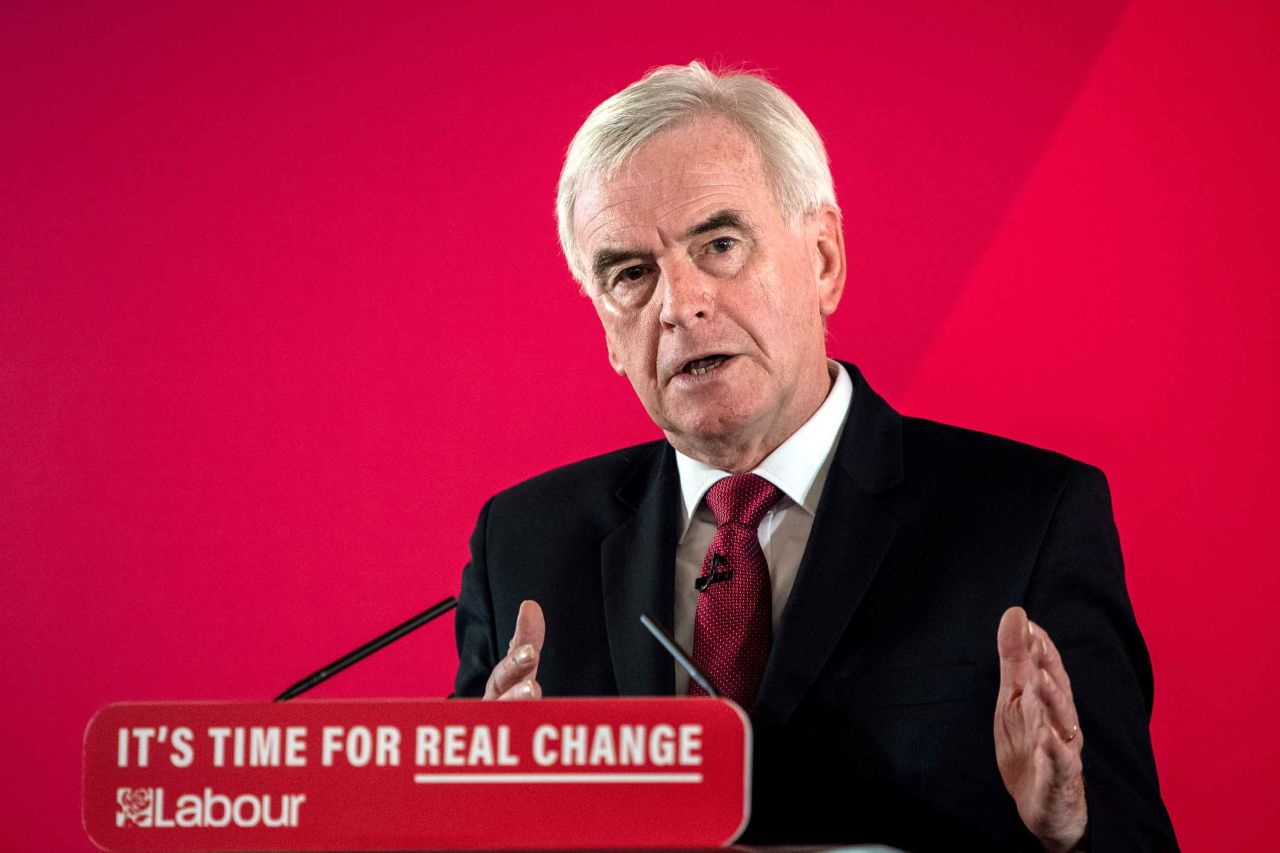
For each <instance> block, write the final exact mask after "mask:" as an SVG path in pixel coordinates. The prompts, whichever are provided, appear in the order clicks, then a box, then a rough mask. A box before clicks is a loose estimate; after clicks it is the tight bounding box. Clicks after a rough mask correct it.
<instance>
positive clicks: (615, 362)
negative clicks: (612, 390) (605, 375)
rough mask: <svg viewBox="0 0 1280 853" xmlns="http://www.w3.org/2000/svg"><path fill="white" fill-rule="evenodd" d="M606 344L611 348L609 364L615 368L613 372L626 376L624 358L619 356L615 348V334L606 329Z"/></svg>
mask: <svg viewBox="0 0 1280 853" xmlns="http://www.w3.org/2000/svg"><path fill="white" fill-rule="evenodd" d="M604 342H605V345H606V346H607V347H608V348H609V366H610V367H612V368H613V372H614V373H616V374H618V375H619V376H626V375H627V370H626V368H625V367H623V365H622V359H620V358H618V353H617V351H616V350H614V348H613V335H610V334H609V332H608V331H607V330H606V331H605V333H604Z"/></svg>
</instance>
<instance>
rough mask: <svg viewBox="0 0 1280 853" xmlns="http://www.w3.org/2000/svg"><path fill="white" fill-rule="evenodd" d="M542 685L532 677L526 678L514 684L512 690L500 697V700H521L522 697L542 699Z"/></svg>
mask: <svg viewBox="0 0 1280 853" xmlns="http://www.w3.org/2000/svg"><path fill="white" fill-rule="evenodd" d="M541 698H542V686H541V685H540V684H538V682H536V681H534V680H533V679H531V678H526V679H525V680H524V681H521V682H520V683H519V684H516V685H514V686H512V688H511V689H510V690H508V691H507V692H505V693H503V694H502V695H501V696H499V697H498V701H499V702H511V701H520V700H522V699H541Z"/></svg>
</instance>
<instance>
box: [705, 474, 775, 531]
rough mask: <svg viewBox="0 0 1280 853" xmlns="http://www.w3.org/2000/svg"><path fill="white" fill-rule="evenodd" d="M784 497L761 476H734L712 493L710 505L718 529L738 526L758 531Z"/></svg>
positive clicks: (708, 493) (713, 487) (710, 493)
mask: <svg viewBox="0 0 1280 853" xmlns="http://www.w3.org/2000/svg"><path fill="white" fill-rule="evenodd" d="M781 497H782V492H781V491H779V490H778V487H777V486H775V485H774V484H773V483H770V482H769V481H768V480H766V479H765V478H764V477H761V476H759V475H758V474H734V475H733V476H731V477H725V478H724V479H723V480H720V481H718V482H717V483H716V484H715V485H714V486H712V487H711V488H710V489H708V490H707V498H706V501H707V508H708V509H710V510H711V514H712V515H713V516H715V519H716V526H717V527H719V526H720V525H722V524H725V523H727V522H734V523H737V524H741V525H742V526H744V527H751V528H755V527H757V526H759V524H760V519H762V518H764V516H765V513H767V512H768V511H769V510H771V509H773V505H774V504H776V503H777V502H778V500H779V499H780V498H781Z"/></svg>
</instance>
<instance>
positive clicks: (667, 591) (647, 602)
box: [600, 442, 680, 696]
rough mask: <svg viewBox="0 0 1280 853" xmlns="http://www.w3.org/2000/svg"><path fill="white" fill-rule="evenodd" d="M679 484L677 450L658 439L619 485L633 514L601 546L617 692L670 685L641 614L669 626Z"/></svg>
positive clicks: (659, 690)
mask: <svg viewBox="0 0 1280 853" xmlns="http://www.w3.org/2000/svg"><path fill="white" fill-rule="evenodd" d="M679 491H680V484H679V477H678V475H677V473H676V466H675V455H674V453H673V452H672V450H671V447H670V445H668V444H667V443H666V442H661V443H659V444H657V445H655V447H654V450H653V451H652V453H651V454H650V455H649V456H648V457H647V458H646V459H644V460H642V461H641V462H640V463H639V464H638V465H637V466H636V469H635V470H634V471H633V472H632V475H631V476H630V478H629V479H628V480H627V481H626V482H625V483H624V484H623V486H622V488H620V489H619V490H618V492H617V497H618V499H619V500H621V501H622V502H623V503H624V504H626V505H627V506H628V507H630V508H632V509H633V510H634V511H635V513H634V515H632V516H630V517H629V518H628V519H627V520H626V521H624V522H623V523H622V525H621V526H619V527H618V528H617V529H616V530H614V531H613V533H611V534H610V535H609V536H607V537H605V539H604V541H603V542H602V543H601V545H600V565H601V571H602V572H603V576H602V583H603V589H604V615H605V627H606V630H607V632H608V636H609V654H610V656H611V657H612V660H613V673H614V679H615V680H616V681H617V685H618V692H619V693H620V694H621V695H623V696H658V695H670V694H671V693H673V692H674V691H675V670H674V669H673V667H674V666H675V664H674V663H673V662H672V660H671V659H670V658H669V657H668V656H667V653H666V652H665V651H664V650H663V649H662V647H661V646H659V645H658V643H657V641H656V640H654V639H653V637H651V636H650V635H649V632H648V631H646V630H645V629H644V627H643V626H642V625H641V624H640V614H641V613H648V614H649V615H650V616H652V617H653V618H654V619H655V620H657V621H658V622H659V623H661V624H663V625H664V626H665V627H666V628H667V629H668V630H670V628H671V626H672V618H673V615H672V614H673V613H674V598H675V551H676V527H677V516H678V513H679Z"/></svg>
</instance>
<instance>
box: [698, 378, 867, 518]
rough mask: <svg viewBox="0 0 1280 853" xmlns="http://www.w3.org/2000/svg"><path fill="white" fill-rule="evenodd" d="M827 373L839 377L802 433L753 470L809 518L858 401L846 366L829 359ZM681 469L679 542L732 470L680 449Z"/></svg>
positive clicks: (794, 433) (791, 438)
mask: <svg viewBox="0 0 1280 853" xmlns="http://www.w3.org/2000/svg"><path fill="white" fill-rule="evenodd" d="M827 369H828V370H829V371H830V372H831V373H832V374H834V376H835V383H834V384H833V385H832V386H831V391H830V393H828V394H827V399H826V400H824V401H823V403H822V405H821V406H819V407H818V411H816V412H814V413H813V416H812V417H810V418H809V420H807V421H805V422H804V424H803V425H802V426H801V427H800V429H798V430H796V431H795V432H793V433H792V434H791V437H790V438H788V439H787V440H786V441H784V442H782V444H780V445H778V447H777V449H776V450H774V451H773V452H772V453H770V454H769V455H768V456H766V457H765V459H764V461H763V462H761V463H760V464H759V466H757V467H756V468H755V469H754V470H753V471H752V472H751V473H753V474H759V475H760V476H761V477H763V478H765V479H766V480H768V481H769V482H770V483H773V485H775V486H777V487H778V489H779V490H780V491H781V492H782V493H783V495H785V497H786V499H790V501H791V502H792V503H793V504H795V505H796V506H800V507H803V508H804V509H805V510H806V511H807V512H808V513H809V514H810V515H812V514H814V513H815V512H817V510H818V500H819V499H820V498H821V497H822V484H823V483H824V482H825V480H826V476H825V475H826V472H827V469H828V468H829V467H830V466H831V459H832V457H833V456H834V455H835V448H836V440H837V439H838V438H839V437H840V430H841V428H842V427H843V426H844V421H845V418H846V417H847V416H848V414H849V403H850V402H851V401H852V400H853V381H852V380H851V379H850V378H849V373H848V371H846V370H845V369H844V365H842V364H840V363H839V362H837V361H831V360H830V359H828V360H827ZM676 470H677V471H678V472H679V474H680V494H681V497H682V498H683V504H682V506H681V509H682V510H683V512H682V513H681V524H680V539H681V540H683V539H684V536H685V534H686V533H687V532H688V530H689V523H690V522H691V521H692V520H693V515H694V513H695V512H697V511H698V506H699V504H701V503H702V498H703V496H704V495H705V494H706V493H707V489H710V488H711V487H712V486H713V485H715V484H716V483H717V482H718V481H720V480H722V479H724V478H725V477H728V476H730V472H728V471H723V470H721V469H719V468H713V467H711V466H710V465H707V464H706V463H704V462H699V461H698V460H697V459H694V458H693V457H691V456H686V455H684V454H683V453H681V452H680V451H679V450H677V451H676Z"/></svg>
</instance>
